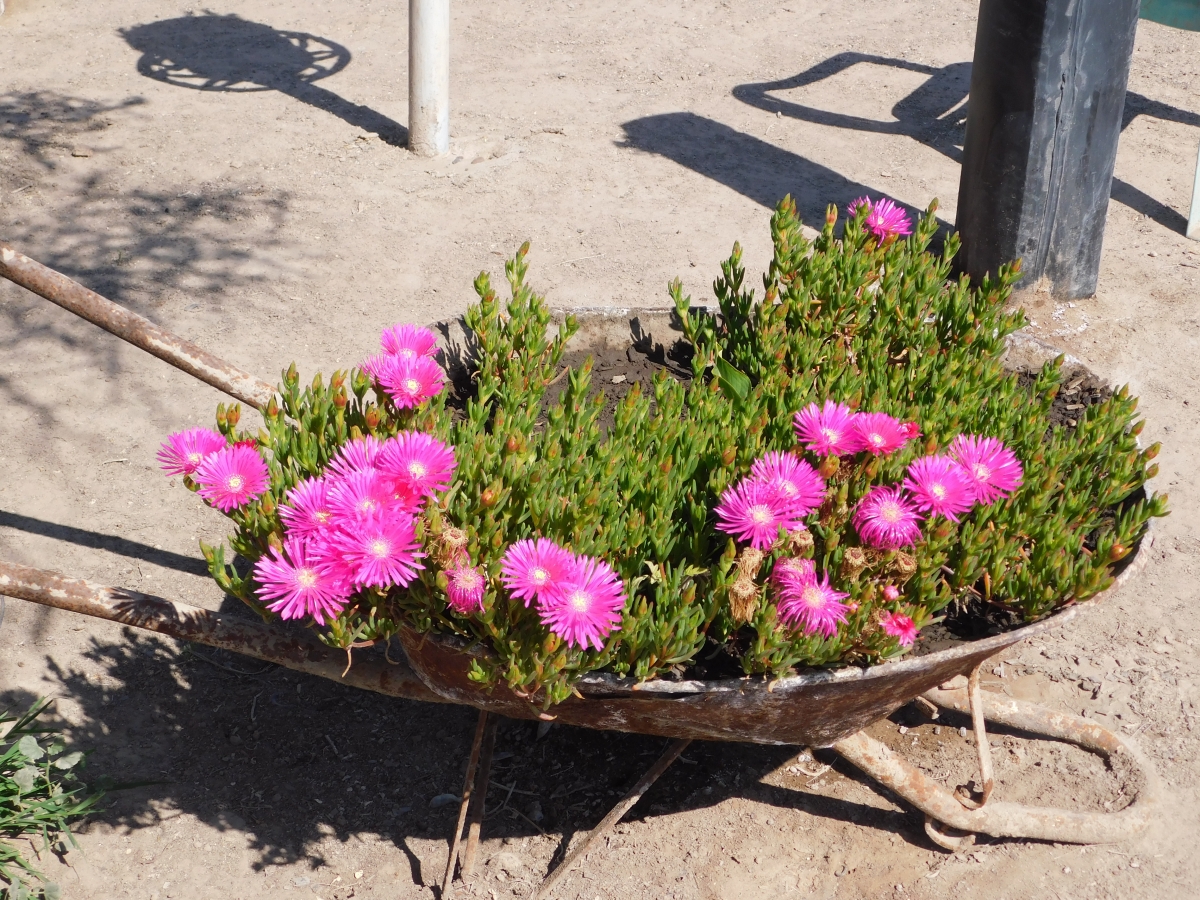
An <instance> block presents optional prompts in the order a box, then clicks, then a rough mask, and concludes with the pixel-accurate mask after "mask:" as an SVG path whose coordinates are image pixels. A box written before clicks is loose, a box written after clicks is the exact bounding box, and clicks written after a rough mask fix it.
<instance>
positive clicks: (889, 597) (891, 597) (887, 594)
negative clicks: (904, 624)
mask: <svg viewBox="0 0 1200 900" xmlns="http://www.w3.org/2000/svg"><path fill="white" fill-rule="evenodd" d="M883 599H884V600H886V601H887V602H888V603H895V602H896V601H897V600H899V599H900V588H898V587H896V586H895V585H894V584H887V585H884V587H883Z"/></svg>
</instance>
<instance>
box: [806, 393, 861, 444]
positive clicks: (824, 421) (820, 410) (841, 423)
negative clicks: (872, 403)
mask: <svg viewBox="0 0 1200 900" xmlns="http://www.w3.org/2000/svg"><path fill="white" fill-rule="evenodd" d="M854 419H855V413H854V412H852V411H851V409H850V407H848V406H844V405H843V404H841V403H834V402H833V401H832V400H826V401H825V403H824V404H823V405H821V406H817V404H815V403H810V404H808V406H806V407H804V409H802V410H800V412H798V413H796V417H795V419H794V420H793V421H794V425H795V429H796V439H797V440H798V441H800V443H802V444H804V446H805V447H807V448H808V449H809V450H811V451H812V452H813V453H816V454H818V455H820V456H845V455H846V454H847V453H854V452H856V451H857V450H858V444H857V441H856V439H855V436H854Z"/></svg>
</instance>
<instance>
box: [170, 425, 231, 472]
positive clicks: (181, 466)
mask: <svg viewBox="0 0 1200 900" xmlns="http://www.w3.org/2000/svg"><path fill="white" fill-rule="evenodd" d="M226 444H227V442H226V440H225V436H224V435H222V434H220V433H219V432H216V431H213V430H212V429H211V428H189V429H187V431H176V432H175V433H174V434H172V435H169V436H168V437H167V440H166V442H165V443H163V445H162V447H160V448H159V451H158V464H159V465H160V466H162V470H163V471H164V472H166V473H167V474H168V475H191V474H192V473H193V472H195V471H196V470H197V469H198V468H200V464H201V463H202V462H204V459H205V457H207V456H208V455H209V454H210V453H216V452H217V451H218V450H223V449H224V448H225V446H226Z"/></svg>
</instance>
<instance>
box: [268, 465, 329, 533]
mask: <svg viewBox="0 0 1200 900" xmlns="http://www.w3.org/2000/svg"><path fill="white" fill-rule="evenodd" d="M279 517H280V518H281V519H283V526H284V528H286V529H287V533H288V534H289V535H294V536H297V537H304V538H312V537H317V536H319V535H327V534H328V533H329V530H330V529H331V528H332V527H333V520H334V511H333V506H332V505H331V504H330V502H329V483H328V482H327V481H326V480H325V479H324V478H306V479H304V480H303V481H301V482H300V483H299V484H297V485H296V486H295V487H294V488H292V489H291V490H290V491H288V493H287V502H285V503H283V504H282V505H281V506H280V507H279Z"/></svg>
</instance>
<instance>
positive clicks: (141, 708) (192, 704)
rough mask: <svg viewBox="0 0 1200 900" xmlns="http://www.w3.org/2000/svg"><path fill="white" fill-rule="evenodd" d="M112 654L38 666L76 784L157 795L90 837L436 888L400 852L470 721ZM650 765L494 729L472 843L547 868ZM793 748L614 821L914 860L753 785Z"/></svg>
mask: <svg viewBox="0 0 1200 900" xmlns="http://www.w3.org/2000/svg"><path fill="white" fill-rule="evenodd" d="M123 638H124V639H123V640H120V641H107V642H106V641H100V640H96V639H93V640H92V642H91V646H90V647H89V648H88V650H87V651H86V652H84V653H83V654H82V655H81V656H79V657H77V661H74V662H72V663H69V664H64V665H60V664H59V663H58V662H57V661H56V660H54V659H53V658H49V657H48V658H47V660H46V662H47V666H48V669H49V671H50V673H51V676H52V680H53V681H56V682H57V685H56V686H55V692H56V693H57V694H59V695H60V696H63V697H65V698H69V700H70V701H71V702H72V703H73V704H77V705H78V707H79V713H80V714H79V715H72V716H71V718H72V719H73V720H74V721H77V722H78V723H79V724H77V725H74V726H69V727H67V729H66V730H67V733H68V736H69V738H70V739H71V740H72V741H73V742H74V743H75V744H76V745H77V746H79V747H84V748H95V753H94V754H93V755H92V756H91V758H90V761H89V766H88V770H87V771H88V774H89V777H92V778H94V777H97V776H100V775H103V776H105V777H108V778H111V780H113V781H115V782H138V781H150V782H157V784H153V785H150V786H147V787H142V788H138V789H134V790H130V791H125V792H120V793H118V794H114V795H113V796H112V798H111V801H110V803H109V805H108V807H107V808H106V809H105V810H104V811H103V812H100V813H98V814H97V815H96V816H94V817H93V819H94V820H100V821H103V822H105V823H107V824H108V825H111V826H115V827H120V828H128V829H140V828H147V827H154V826H156V825H158V824H161V822H162V821H163V820H164V818H165V817H166V816H170V815H175V814H177V813H187V814H190V815H193V816H195V817H196V818H197V819H199V820H201V821H203V822H205V823H207V824H208V825H209V826H211V827H212V828H215V829H217V830H219V831H222V832H231V833H237V834H240V835H241V836H243V837H244V839H245V841H246V846H247V847H248V848H249V849H251V850H252V851H253V852H255V853H256V854H257V860H256V862H255V863H254V868H255V869H256V870H263V869H269V868H271V867H274V866H278V865H285V864H292V863H296V862H301V863H303V864H306V865H307V866H308V867H309V868H310V869H312V870H316V869H319V868H321V867H322V866H323V865H326V864H327V863H331V860H330V859H329V858H328V857H327V853H326V851H325V850H323V849H322V847H323V845H324V846H328V845H327V843H326V842H328V841H329V840H330V839H331V838H332V839H333V840H336V841H338V842H340V843H346V842H349V841H351V840H353V839H355V838H356V837H358V838H359V839H363V840H368V841H369V840H378V841H382V842H384V843H385V844H386V843H391V844H393V845H394V846H395V847H396V848H398V850H399V851H400V853H401V854H402V855H403V857H404V859H405V860H406V861H407V866H408V868H409V875H410V876H411V878H412V880H413V881H414V882H415V883H418V884H430V885H432V884H434V883H435V882H436V881H437V879H438V878H439V876H440V872H436V871H429V866H428V865H426V866H424V867H422V865H421V861H420V859H419V858H418V857H417V855H416V854H415V853H414V852H413V848H412V839H413V838H421V839H425V840H441V839H448V838H449V837H450V834H451V832H452V830H453V824H454V820H455V816H456V814H457V810H458V806H457V802H456V801H452V800H450V799H449V798H448V797H447V796H446V795H457V794H458V793H459V791H460V790H461V786H462V768H463V763H464V762H465V758H466V755H467V748H468V747H469V745H470V742H471V735H472V732H473V729H474V722H475V719H476V713H475V711H474V710H472V709H469V708H465V707H457V706H447V705H440V704H424V703H417V702H413V701H405V700H399V699H394V698H387V697H377V696H374V695H370V694H367V693H364V692H363V691H360V690H357V689H353V688H349V687H345V686H343V685H340V684H337V683H335V682H331V681H328V680H324V679H320V678H317V677H312V676H307V675H300V674H297V673H294V672H291V671H289V670H286V669H283V668H280V667H277V666H273V665H264V664H262V663H258V662H255V661H253V660H250V659H247V658H246V657H243V656H238V655H235V654H232V653H226V652H223V651H220V650H213V649H210V648H192V647H189V646H183V645H180V644H178V643H176V642H174V641H170V640H166V639H162V638H159V637H157V636H154V635H149V636H147V635H145V634H144V633H142V632H137V631H134V630H132V629H125V631H124V634H123ZM360 652H361V651H360ZM368 652H375V651H368ZM7 699H8V698H7V697H5V696H3V695H0V701H3V700H7ZM20 699H29V698H20ZM662 749H663V742H662V740H661V739H659V738H651V737H644V736H640V735H629V734H622V733H617V732H597V731H591V730H588V729H582V728H572V727H567V726H556V727H554V728H551V729H550V731H549V733H548V734H546V735H545V736H544V737H539V736H538V731H537V724H536V723H533V722H517V721H511V720H505V721H503V722H502V724H501V727H500V729H499V735H498V739H497V743H496V756H495V762H494V766H493V774H492V780H491V786H490V790H489V794H488V799H489V804H488V814H487V819H486V821H485V824H484V838H485V840H489V841H491V840H493V839H503V838H514V839H521V838H527V837H530V836H532V835H536V834H539V833H548V834H551V835H554V834H556V833H557V834H561V835H562V838H561V841H560V842H559V851H560V852H559V854H558V856H561V855H562V854H561V851H562V850H563V849H565V847H566V845H567V844H568V843H569V841H570V839H571V837H572V836H573V835H574V834H575V833H576V832H577V831H579V830H586V829H590V828H592V827H593V826H594V825H595V824H596V823H597V822H598V821H599V820H600V818H601V817H602V816H603V815H604V813H605V812H607V810H608V809H609V808H610V807H611V806H612V805H613V804H614V803H615V801H616V799H617V797H619V796H620V794H621V793H623V792H624V790H625V789H626V788H628V786H629V785H630V784H632V783H633V782H634V781H636V780H637V778H638V777H640V775H641V774H642V773H643V771H644V770H645V769H646V768H647V767H648V766H649V764H650V763H651V762H653V760H654V759H655V757H657V756H658V755H659V754H660V753H661V752H662ZM797 749H798V748H794V747H764V746H756V745H747V744H718V743H700V742H698V743H696V744H694V745H693V746H692V747H691V748H689V750H688V752H687V753H686V754H685V761H683V762H681V763H680V764H677V765H676V766H675V767H674V768H673V769H672V770H670V771H668V772H667V774H666V775H665V776H663V778H662V779H660V780H659V782H658V783H657V784H655V785H654V787H653V788H652V789H651V791H650V792H649V793H648V794H647V795H646V796H645V797H644V798H643V799H642V801H641V803H640V804H639V805H638V806H637V807H635V808H634V810H633V811H632V812H631V813H630V816H631V817H632V818H634V819H645V818H651V817H655V816H659V815H668V814H672V813H677V812H683V811H687V810H694V809H703V808H707V807H710V806H714V805H716V804H719V803H721V802H722V801H724V800H727V799H729V798H731V797H735V796H741V797H745V798H748V799H752V800H756V801H759V802H762V803H765V804H768V805H771V806H776V807H779V808H790V809H797V810H803V811H805V812H809V813H812V814H813V815H817V816H821V817H823V818H827V819H833V820H841V821H845V822H853V823H856V824H859V825H865V826H868V827H872V828H878V829H883V830H886V831H889V832H894V833H896V834H898V835H900V836H902V837H903V838H904V839H906V840H909V841H911V842H913V843H915V844H918V845H920V846H923V847H924V846H926V844H925V841H924V838H923V837H922V836H921V832H920V824H919V823H918V822H917V821H916V820H915V819H911V818H910V817H909V816H908V815H907V814H905V813H902V812H898V811H895V810H880V809H877V808H874V807H870V806H867V805H865V804H859V803H854V802H851V801H845V800H841V799H834V798H828V797H822V796H818V795H815V794H808V793H805V792H803V791H797V790H790V789H785V788H780V787H774V786H770V785H765V784H761V783H759V782H760V781H761V779H762V778H763V777H764V776H765V775H767V774H769V773H770V772H773V771H775V770H776V769H778V768H779V767H780V766H782V765H784V764H785V763H786V762H787V761H788V760H789V759H791V758H792V757H794V756H795V754H796V752H797ZM845 771H846V774H848V775H851V777H858V776H855V775H853V772H852V770H849V769H847V770H845ZM331 773H336V775H335V774H331ZM864 783H866V782H865V781H864ZM381 864H382V863H381ZM437 865H440V863H438V864H437ZM436 867H437V866H436V865H435V868H436Z"/></svg>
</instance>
